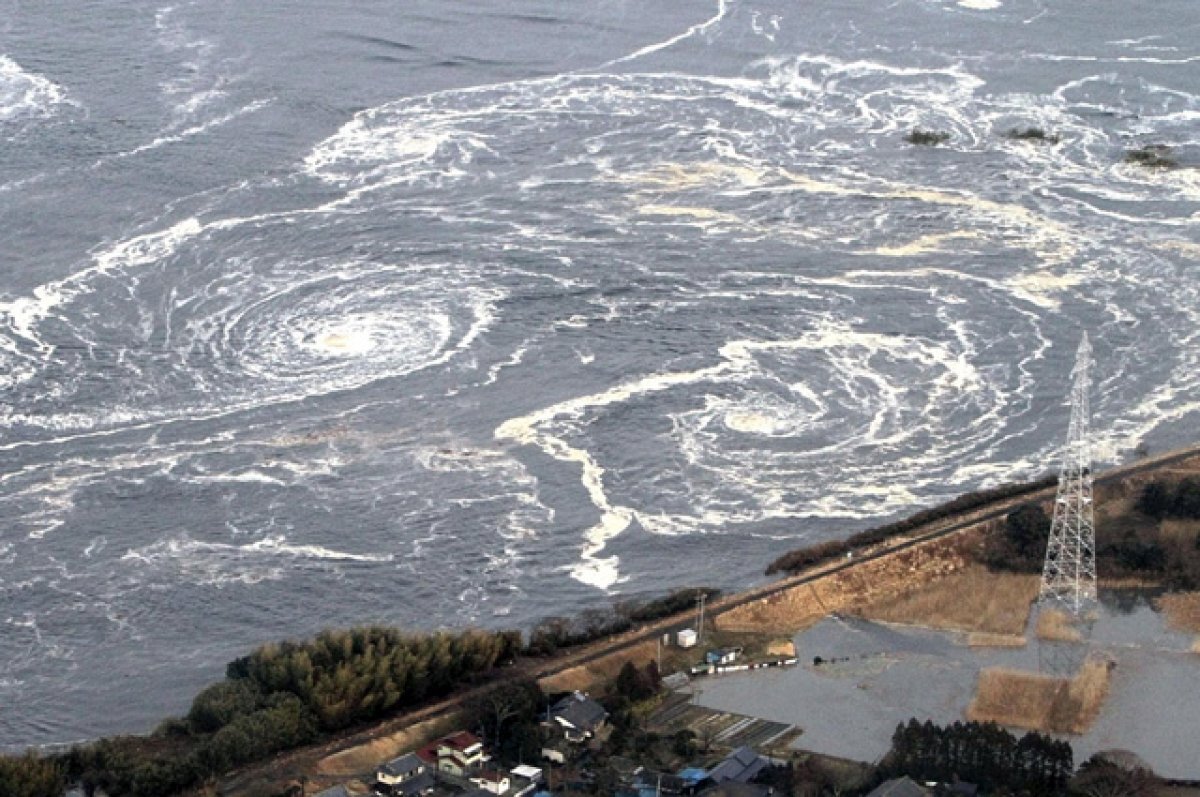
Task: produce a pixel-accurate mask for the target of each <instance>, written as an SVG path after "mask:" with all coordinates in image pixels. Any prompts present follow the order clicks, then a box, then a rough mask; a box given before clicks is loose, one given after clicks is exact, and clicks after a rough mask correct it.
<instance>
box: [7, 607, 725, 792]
mask: <svg viewBox="0 0 1200 797" xmlns="http://www.w3.org/2000/svg"><path fill="white" fill-rule="evenodd" d="M700 594H705V595H707V596H709V597H714V596H716V595H718V594H720V593H719V591H717V590H713V589H707V588H697V589H686V590H678V591H676V592H673V593H671V594H669V595H667V596H665V597H661V598H657V599H654V600H651V601H649V602H644V603H643V602H633V601H629V602H624V603H619V604H617V605H616V606H614V607H612V608H610V609H594V610H589V611H586V612H583V613H582V614H581V615H580V616H579V617H577V618H575V619H566V618H549V619H547V620H544V621H542V622H541V623H539V624H538V625H537V626H536V627H535V628H534V629H533V630H532V631H531V633H530V634H529V638H528V641H526V640H525V639H524V637H523V635H522V633H521V632H520V631H515V630H508V631H482V630H477V629H471V630H466V631H460V632H454V633H451V632H436V633H407V632H404V631H401V630H399V629H396V628H387V627H380V626H370V627H363V628H354V629H350V630H330V631H324V632H321V633H320V634H318V635H316V636H315V637H313V638H311V639H307V640H303V641H286V642H278V643H270V644H267V645H263V646H262V647H260V648H258V649H257V650H255V651H253V652H252V653H250V654H249V655H247V656H243V657H241V658H239V659H236V660H235V661H232V662H230V663H229V665H228V666H227V667H226V678H225V680H223V681H220V682H218V683H215V684H212V685H210V686H208V687H206V688H205V689H203V690H202V691H201V692H200V693H199V694H198V695H196V696H195V698H194V699H193V701H192V704H191V707H190V709H189V710H188V712H187V714H186V716H184V717H181V718H171V719H168V720H165V721H164V722H162V723H161V724H160V725H159V727H158V728H157V729H156V730H155V731H154V732H153V733H152V734H150V735H148V736H116V737H110V738H104V739H100V740H98V741H96V742H92V743H89V744H84V745H77V746H75V747H73V748H72V749H71V750H69V751H68V752H66V753H63V754H58V755H54V756H38V755H34V754H32V753H31V754H28V755H25V756H0V795H4V797H8V795H9V794H12V795H14V796H15V797H58V795H61V794H62V793H63V791H64V790H65V787H66V785H67V784H78V785H79V786H80V787H81V788H82V789H83V791H84V793H85V794H86V795H88V797H92V795H94V794H96V793H98V792H103V793H104V794H106V795H109V797H167V796H168V795H172V794H177V793H179V792H182V791H185V790H187V789H189V788H193V787H195V786H197V785H199V784H202V783H204V782H207V781H210V780H213V779H215V778H216V777H218V776H220V775H222V774H224V773H226V772H229V771H230V770H232V769H234V768H236V767H239V766H243V765H246V764H250V763H253V762H256V761H261V760H263V759H266V758H268V757H270V756H272V755H274V754H275V753H278V752H281V751H284V750H289V749H292V748H295V747H299V746H301V745H305V744H309V743H312V742H315V741H318V740H319V739H321V738H323V737H325V736H327V735H329V734H332V733H335V732H337V731H340V730H343V729H345V728H348V727H350V726H352V725H357V724H362V723H367V722H372V721H375V720H379V719H382V718H384V717H387V716H391V715H393V714H396V713H399V712H401V711H404V710H407V709H411V708H413V707H415V706H418V705H420V704H422V703H423V702H425V701H428V700H432V699H437V698H441V697H445V696H446V695H449V694H451V693H452V692H454V691H456V690H460V689H465V688H469V687H473V686H477V685H479V684H483V683H486V682H488V681H498V682H501V683H503V682H504V681H503V680H502V679H501V677H500V676H501V675H502V674H506V673H504V672H503V671H500V670H498V669H497V668H498V667H499V666H500V665H503V664H507V663H510V662H514V661H515V660H517V659H518V658H521V657H534V656H546V655H551V654H553V653H555V652H557V651H559V650H561V649H564V648H569V647H571V646H573V645H579V644H582V643H584V642H590V641H593V640H595V639H600V638H603V637H606V636H609V635H611V634H614V633H619V632H620V631H624V630H628V629H630V628H632V627H633V626H634V624H635V623H638V622H645V621H649V620H652V619H657V618H660V617H664V616H668V615H671V614H674V613H676V612H678V611H681V610H684V609H688V608H690V607H691V606H693V605H694V604H695V600H696V598H697V597H698V596H699V595H700ZM522 689H524V691H525V694H526V697H527V702H531V703H536V702H538V701H537V698H536V696H535V695H534V694H533V693H532V692H530V690H529V689H528V687H527V686H523V687H522ZM518 691H520V690H518ZM527 726H528V722H525V723H523V724H522V725H521V727H520V730H521V733H518V734H516V736H517V737H520V738H517V739H516V740H515V742H516V743H517V744H518V745H519V744H521V743H522V742H523V741H524V742H529V741H530V739H527V738H525V737H528V736H530V734H529V732H528V727H527ZM491 730H492V731H495V730H497V728H491ZM9 783H18V784H22V785H21V788H20V789H17V788H16V787H15V786H14V787H12V788H9V787H8V786H9ZM21 789H23V790H21Z"/></svg>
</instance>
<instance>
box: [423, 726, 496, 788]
mask: <svg viewBox="0 0 1200 797" xmlns="http://www.w3.org/2000/svg"><path fill="white" fill-rule="evenodd" d="M434 749H435V751H436V755H437V770H438V772H449V773H450V774H451V775H458V776H459V777H465V776H466V775H467V773H468V771H470V770H473V769H476V768H477V767H480V766H482V765H483V763H484V762H485V761H487V760H488V759H487V756H485V755H484V754H483V742H481V741H479V739H478V738H477V737H476V736H475V734H473V733H468V732H467V731H459V732H458V733H452V734H450V735H449V736H444V737H442V738H441V739H439V740H438V741H437V745H436V747H435V748H434Z"/></svg>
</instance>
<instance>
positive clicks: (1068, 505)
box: [1038, 332, 1096, 618]
mask: <svg viewBox="0 0 1200 797" xmlns="http://www.w3.org/2000/svg"><path fill="white" fill-rule="evenodd" d="M1091 365H1092V346H1091V343H1089V342H1088V336H1087V333H1086V332H1085V333H1083V339H1082V340H1081V341H1080V342H1079V350H1078V351H1077V352H1076V354H1075V367H1074V369H1072V371H1071V376H1072V377H1073V378H1074V382H1073V384H1072V386H1071V424H1070V427H1069V429H1068V432H1067V445H1066V448H1065V449H1064V450H1063V461H1062V471H1061V472H1060V473H1059V476H1058V495H1057V497H1056V498H1055V500H1054V519H1053V521H1052V523H1051V526H1050V542H1049V544H1048V545H1047V546H1046V561H1045V564H1044V566H1043V568H1042V584H1041V589H1040V591H1039V594H1038V602H1039V603H1041V604H1049V603H1058V604H1061V605H1062V606H1063V607H1065V608H1066V609H1068V610H1069V611H1070V612H1071V614H1072V615H1074V616H1075V617H1076V618H1079V617H1080V616H1081V615H1082V614H1083V613H1084V611H1085V610H1087V609H1089V608H1091V607H1092V605H1093V604H1094V603H1095V601H1096V525H1095V520H1094V517H1093V506H1092V440H1091V430H1090V423H1091V411H1090V407H1089V404H1088V388H1089V387H1090V386H1091V375H1090V373H1089V370H1090V368H1091Z"/></svg>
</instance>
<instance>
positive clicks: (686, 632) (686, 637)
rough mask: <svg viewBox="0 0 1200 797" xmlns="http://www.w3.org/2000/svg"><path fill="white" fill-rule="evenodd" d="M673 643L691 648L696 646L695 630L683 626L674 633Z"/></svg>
mask: <svg viewBox="0 0 1200 797" xmlns="http://www.w3.org/2000/svg"><path fill="white" fill-rule="evenodd" d="M675 644H677V645H679V647H681V648H691V647H695V646H696V632H695V631H694V630H692V629H691V628H685V629H683V630H682V631H680V632H679V633H678V634H676V635H675Z"/></svg>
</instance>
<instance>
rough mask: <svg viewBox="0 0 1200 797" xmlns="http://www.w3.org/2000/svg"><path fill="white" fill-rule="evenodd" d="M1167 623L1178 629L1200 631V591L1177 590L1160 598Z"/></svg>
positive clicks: (1160, 606) (1159, 602) (1159, 601)
mask: <svg viewBox="0 0 1200 797" xmlns="http://www.w3.org/2000/svg"><path fill="white" fill-rule="evenodd" d="M1157 603H1158V609H1159V611H1161V612H1162V613H1163V614H1165V615H1166V616H1167V625H1169V626H1170V627H1171V628H1174V629H1176V630H1178V631H1191V632H1193V633H1200V592H1176V593H1172V594H1170V595H1163V596H1162V597H1161V598H1159V599H1158V601H1157Z"/></svg>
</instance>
